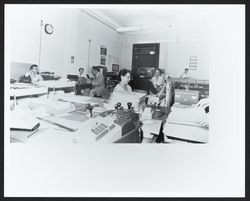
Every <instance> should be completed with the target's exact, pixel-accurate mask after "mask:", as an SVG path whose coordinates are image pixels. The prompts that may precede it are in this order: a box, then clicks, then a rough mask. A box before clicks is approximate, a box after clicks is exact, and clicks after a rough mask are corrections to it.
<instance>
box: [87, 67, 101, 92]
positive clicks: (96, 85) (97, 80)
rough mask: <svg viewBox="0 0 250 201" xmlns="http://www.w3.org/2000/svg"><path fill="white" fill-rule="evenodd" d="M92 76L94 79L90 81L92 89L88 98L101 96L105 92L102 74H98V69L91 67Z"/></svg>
mask: <svg viewBox="0 0 250 201" xmlns="http://www.w3.org/2000/svg"><path fill="white" fill-rule="evenodd" d="M92 74H93V75H94V79H93V80H92V86H93V89H91V91H90V94H89V96H91V97H94V96H102V95H103V93H104V91H105V82H104V77H103V74H102V73H101V72H100V68H99V67H97V66H93V67H92Z"/></svg>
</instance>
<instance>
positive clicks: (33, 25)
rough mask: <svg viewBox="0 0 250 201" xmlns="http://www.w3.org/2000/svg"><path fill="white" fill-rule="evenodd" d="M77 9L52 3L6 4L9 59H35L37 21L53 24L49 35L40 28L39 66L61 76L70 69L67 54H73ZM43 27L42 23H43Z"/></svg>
mask: <svg viewBox="0 0 250 201" xmlns="http://www.w3.org/2000/svg"><path fill="white" fill-rule="evenodd" d="M78 13H79V11H77V10H69V9H64V8H55V7H53V6H41V5H40V6H27V5H25V6H21V5H18V6H9V7H8V9H6V15H7V21H6V24H7V25H6V26H7V30H8V33H9V34H10V36H9V37H8V38H9V41H8V42H9V45H10V61H12V62H22V63H36V64H38V63H39V45H40V30H41V26H40V21H41V20H43V21H44V24H46V23H49V24H52V25H53V27H54V32H53V34H51V35H49V34H46V33H45V32H44V29H43V30H42V39H41V57H40V68H41V69H44V70H49V71H53V72H55V73H56V74H58V75H60V76H65V75H66V73H67V71H68V70H67V69H70V67H71V65H72V64H71V63H70V56H71V55H74V54H75V50H76V42H77V41H76V39H77V31H76V30H77V20H78ZM43 28H44V27H43Z"/></svg>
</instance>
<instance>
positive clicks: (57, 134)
mask: <svg viewBox="0 0 250 201" xmlns="http://www.w3.org/2000/svg"><path fill="white" fill-rule="evenodd" d="M43 98H44V97H43ZM37 99H42V97H40V98H37ZM60 99H61V100H62V101H69V102H71V103H74V104H80V105H81V104H82V105H84V104H92V105H95V104H97V105H98V106H99V108H102V111H105V109H104V108H105V107H106V106H105V104H107V100H105V99H100V98H93V97H85V96H77V95H75V94H64V95H62V96H60ZM18 107H19V105H18V106H17V107H16V109H18ZM21 109H23V108H21ZM26 109H29V107H28V106H27V107H26ZM40 110H41V109H39V108H38V109H37V111H36V114H39V115H41V113H42V112H41V111H40ZM102 111H99V112H102ZM165 112H166V111H165ZM168 112H170V111H168ZM31 113H35V111H31ZM166 113H167V112H166ZM36 114H34V115H36ZM48 115H49V114H47V116H46V115H45V117H49V119H52V120H53V118H55V119H56V118H58V121H59V122H60V123H61V124H63V125H64V126H68V127H74V128H80V126H81V125H82V124H83V123H84V122H85V121H87V120H89V119H90V113H89V111H88V110H84V109H80V110H76V111H73V112H68V113H65V114H61V113H60V114H58V115H54V116H53V115H50V116H48ZM97 115H98V113H97ZM166 118H167V116H165V117H164V120H165V119H166ZM141 120H142V123H144V127H142V129H144V132H145V133H144V134H145V136H144V137H145V139H146V140H144V141H143V143H144V142H145V143H151V142H152V139H153V138H155V136H157V135H158V134H159V131H160V130H159V127H160V125H161V122H162V120H156V119H152V120H147V119H141ZM39 122H40V128H39V129H38V131H37V132H34V133H29V134H31V135H30V136H29V137H26V136H27V135H25V134H23V136H21V135H22V134H20V141H21V142H26V143H74V142H75V141H74V140H75V139H74V134H75V132H70V131H68V130H65V129H64V128H60V127H58V126H56V125H53V124H50V123H48V122H45V121H42V120H39ZM150 124H153V125H154V128H153V127H151V126H150ZM170 126H171V125H166V126H165V128H167V130H165V131H166V132H164V134H165V135H166V136H167V137H171V136H172V137H176V138H178V137H179V138H183V139H185V136H180V135H183V131H184V132H186V131H188V129H192V128H191V127H189V128H184V127H183V125H181V126H176V125H175V128H171V129H172V130H173V129H175V131H177V132H176V133H177V134H178V135H179V136H177V135H176V134H175V136H174V135H173V133H172V132H170V130H171V129H170ZM172 126H173V125H172ZM196 132H198V133H201V130H199V129H196ZM151 133H152V134H153V135H152V134H151ZM203 133H204V135H203ZM203 133H201V135H200V136H199V138H197V139H194V140H193V141H202V142H207V141H208V131H206V133H205V132H203ZM14 134H15V135H18V133H14V132H11V135H12V136H13V135H14ZM86 134H87V133H86ZM190 135H192V132H190ZM186 137H187V135H186ZM187 138H189V137H187ZM148 139H149V140H148ZM11 142H16V141H15V140H14V139H13V138H12V139H11ZM86 143H87V142H86Z"/></svg>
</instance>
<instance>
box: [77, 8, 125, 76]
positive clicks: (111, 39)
mask: <svg viewBox="0 0 250 201" xmlns="http://www.w3.org/2000/svg"><path fill="white" fill-rule="evenodd" d="M78 25H79V29H78V33H79V34H78V39H77V57H76V66H77V68H80V67H84V68H85V69H87V70H86V71H88V67H89V70H90V69H91V67H92V66H94V65H100V47H101V45H104V46H106V47H107V61H106V64H107V67H108V70H109V71H110V70H111V69H112V68H111V67H112V66H111V65H108V64H112V62H111V63H110V62H109V61H108V55H111V56H112V57H114V56H115V57H118V58H119V64H120V63H121V58H122V49H123V47H122V45H123V36H122V35H121V34H119V33H117V32H116V31H115V30H113V29H111V28H109V27H108V26H106V25H104V24H103V23H101V22H99V21H98V20H96V19H94V18H92V17H91V16H89V15H88V14H86V13H84V12H83V11H82V12H80V15H79V24H78ZM89 40H91V42H90V58H89V62H88V55H89V52H88V51H89ZM88 65H89V66H88ZM77 68H76V72H77Z"/></svg>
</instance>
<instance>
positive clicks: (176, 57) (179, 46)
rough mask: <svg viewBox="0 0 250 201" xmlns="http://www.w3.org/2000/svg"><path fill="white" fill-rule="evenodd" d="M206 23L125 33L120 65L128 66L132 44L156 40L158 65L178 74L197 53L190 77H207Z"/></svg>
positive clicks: (129, 64) (175, 75)
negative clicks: (164, 29)
mask: <svg viewBox="0 0 250 201" xmlns="http://www.w3.org/2000/svg"><path fill="white" fill-rule="evenodd" d="M207 37H208V32H207V27H206V26H204V27H203V26H201V27H199V26H197V27H189V28H184V29H181V30H180V29H179V30H177V29H172V30H169V31H166V32H161V33H157V34H156V33H148V34H137V35H129V36H127V37H126V40H125V44H124V54H123V60H122V61H123V66H126V67H127V68H129V69H131V68H132V47H133V44H136V43H160V55H159V68H164V69H165V71H166V72H168V73H170V74H171V75H172V76H173V77H179V76H180V74H181V73H183V71H184V68H185V67H188V66H189V57H190V56H198V65H197V70H190V71H189V73H190V75H191V76H192V77H194V78H199V79H209V43H208V39H207Z"/></svg>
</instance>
